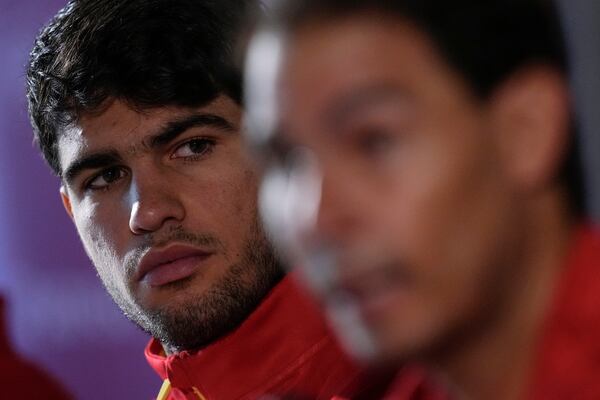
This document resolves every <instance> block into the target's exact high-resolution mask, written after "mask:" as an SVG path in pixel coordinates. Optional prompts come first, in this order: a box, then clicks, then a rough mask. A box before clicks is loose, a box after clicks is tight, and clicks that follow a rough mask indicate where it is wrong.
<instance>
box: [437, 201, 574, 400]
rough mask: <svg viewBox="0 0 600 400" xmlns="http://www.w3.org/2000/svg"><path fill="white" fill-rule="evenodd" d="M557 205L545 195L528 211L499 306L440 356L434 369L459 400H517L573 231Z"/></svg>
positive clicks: (521, 391) (524, 386)
mask: <svg viewBox="0 0 600 400" xmlns="http://www.w3.org/2000/svg"><path fill="white" fill-rule="evenodd" d="M562 204H563V202H562V197H561V196H548V198H546V199H543V200H540V202H539V203H537V204H536V207H535V208H533V207H532V208H533V209H534V211H533V212H529V213H528V216H529V217H530V218H527V219H525V223H524V225H526V226H525V229H524V230H523V233H524V234H522V235H521V236H520V241H522V242H523V243H521V248H522V251H521V255H520V256H519V257H517V260H516V261H515V263H514V265H515V266H516V267H517V268H513V267H511V268H510V269H511V270H513V271H518V273H517V274H515V275H514V276H510V277H508V279H509V280H510V288H508V289H507V290H506V293H505V294H504V302H503V303H502V304H501V305H500V307H499V308H498V309H494V311H493V312H494V317H493V318H490V319H489V320H488V322H487V323H486V324H485V326H484V327H483V328H482V329H481V330H480V331H478V332H479V333H478V334H477V335H475V336H473V337H470V338H469V339H468V340H465V343H463V345H462V346H456V347H455V348H453V349H452V350H451V351H450V353H449V354H445V355H443V356H442V358H441V360H440V362H439V367H440V369H441V370H442V371H445V372H446V373H447V375H448V378H449V379H450V381H451V382H453V383H455V384H456V387H458V388H460V394H461V395H459V397H460V398H463V399H488V400H517V399H520V398H521V396H522V394H523V392H524V390H525V388H526V385H527V384H528V378H529V376H530V375H531V369H532V364H533V361H534V356H535V350H536V343H537V342H538V339H539V336H540V333H541V330H542V325H543V323H544V320H545V316H546V315H547V312H548V308H549V307H550V306H551V303H552V299H553V297H554V296H553V295H554V289H555V287H556V284H557V282H558V281H559V279H560V272H561V270H562V269H563V264H564V260H565V258H566V254H567V252H568V248H569V245H570V236H571V234H572V231H573V227H572V221H571V218H570V216H569V215H570V214H569V212H568V210H567V209H566V207H563V206H562ZM502 289H503V290H504V288H502Z"/></svg>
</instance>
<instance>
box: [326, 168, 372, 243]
mask: <svg viewBox="0 0 600 400" xmlns="http://www.w3.org/2000/svg"><path fill="white" fill-rule="evenodd" d="M339 172H340V171H337V172H336V170H335V168H333V169H332V168H324V169H323V171H322V181H321V197H320V201H319V207H318V211H317V214H316V218H315V226H314V228H315V231H316V233H318V235H319V236H320V237H322V238H325V239H327V240H333V241H334V242H338V241H344V238H345V237H347V236H351V235H353V234H354V232H355V230H356V229H358V228H359V221H360V219H361V218H360V215H361V214H360V213H366V211H367V210H362V211H361V209H360V207H361V205H360V204H359V203H360V202H361V200H360V199H361V193H360V188H359V187H358V185H357V182H354V180H353V179H348V178H349V177H348V176H347V175H346V174H344V173H339ZM363 206H366V205H363Z"/></svg>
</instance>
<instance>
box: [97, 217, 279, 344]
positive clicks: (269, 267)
mask: <svg viewBox="0 0 600 400" xmlns="http://www.w3.org/2000/svg"><path fill="white" fill-rule="evenodd" d="M180 236H183V237H186V238H189V237H193V235H190V234H188V233H183V234H182V235H180ZM224 268H226V269H227V271H226V272H225V274H224V275H223V276H222V277H221V278H220V279H219V280H218V281H217V282H215V283H214V284H213V285H212V287H211V288H210V289H208V290H207V291H205V292H204V293H199V294H197V295H195V296H190V297H189V298H188V300H187V301H186V303H185V304H183V305H182V304H177V305H172V306H168V305H167V306H164V307H162V308H159V309H153V310H148V309H143V308H142V307H141V306H139V305H138V304H136V302H135V301H134V300H132V299H131V298H127V296H125V295H124V293H123V292H122V291H121V290H119V289H118V288H117V285H116V284H114V283H112V282H110V281H109V280H105V279H102V282H103V284H104V286H105V288H106V290H107V291H108V293H109V294H110V295H111V297H112V298H113V300H114V301H115V302H116V303H117V305H118V306H119V308H120V309H121V311H122V312H123V314H124V315H125V316H126V317H127V318H128V319H130V320H131V321H132V322H134V323H135V324H136V325H138V326H139V327H140V328H141V329H142V330H144V331H145V332H147V333H149V334H150V335H151V336H153V337H154V338H156V339H157V340H159V341H160V342H161V343H162V345H163V347H164V348H165V349H166V350H167V351H168V352H169V353H177V352H181V351H184V350H188V351H190V350H197V349H201V348H203V347H206V346H207V345H209V344H211V343H213V342H214V341H216V340H218V339H219V338H222V337H223V336H225V335H227V334H228V333H229V332H231V331H233V330H234V329H235V328H236V327H238V326H239V325H241V323H242V322H243V321H244V320H245V319H246V318H247V317H248V316H249V315H250V314H251V313H252V312H253V311H254V310H255V309H256V308H257V307H258V306H259V304H260V303H261V301H262V300H263V299H264V298H265V297H266V296H267V294H268V293H269V292H270V291H271V289H272V288H273V287H274V286H276V285H277V283H278V282H279V281H280V280H281V279H282V278H283V276H284V275H285V272H284V268H283V267H282V264H281V262H280V260H279V258H278V257H277V256H276V254H275V251H274V249H273V248H272V246H271V244H270V243H269V242H268V240H267V238H266V235H265V234H264V231H263V230H262V228H261V226H260V225H259V223H258V221H256V222H255V224H254V227H253V228H252V229H251V233H250V235H249V238H248V239H247V240H246V244H245V246H244V249H243V253H242V255H241V257H240V258H239V260H238V261H237V262H236V263H234V264H231V265H228V266H225V267H224ZM187 283H188V282H185V281H182V282H181V285H182V286H185V285H186V284H187ZM177 284H179V282H175V283H174V285H177Z"/></svg>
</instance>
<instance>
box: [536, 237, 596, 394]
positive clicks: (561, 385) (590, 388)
mask: <svg viewBox="0 0 600 400" xmlns="http://www.w3.org/2000/svg"><path fill="white" fill-rule="evenodd" d="M535 366H536V368H535V369H534V372H533V375H532V380H531V384H530V388H529V391H528V394H527V397H526V399H532V400H559V399H560V400H563V399H577V400H592V399H593V400H596V399H600V232H598V231H594V230H593V229H592V228H589V227H588V228H584V229H581V230H580V231H579V232H578V234H577V238H576V240H575V242H574V246H573V248H572V249H571V254H570V255H569V259H568V260H567V264H566V269H565V271H564V273H563V277H562V279H561V282H560V284H559V287H558V291H557V296H556V297H555V300H554V305H553V307H552V309H551V311H550V314H549V316H548V319H547V321H546V325H545V327H544V333H543V336H542V340H541V342H540V347H539V351H538V354H537V362H536V364H535Z"/></svg>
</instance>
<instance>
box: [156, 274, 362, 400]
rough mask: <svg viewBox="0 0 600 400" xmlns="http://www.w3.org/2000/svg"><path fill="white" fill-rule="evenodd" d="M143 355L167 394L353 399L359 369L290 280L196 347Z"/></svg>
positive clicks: (209, 398)
mask: <svg viewBox="0 0 600 400" xmlns="http://www.w3.org/2000/svg"><path fill="white" fill-rule="evenodd" d="M145 353H146V358H147V360H148V362H149V363H150V365H151V366H152V368H153V369H154V370H155V371H156V372H157V373H158V375H160V377H161V378H162V379H168V380H169V381H170V384H171V390H170V394H169V395H168V397H166V398H168V399H170V400H179V399H195V400H197V399H206V400H234V399H247V400H256V399H259V398H261V397H262V396H263V395H264V394H267V393H268V394H269V395H274V396H282V398H294V399H296V398H298V399H327V400H329V399H331V398H332V397H333V396H335V395H347V396H349V397H353V396H354V394H355V393H357V391H358V390H362V389H364V388H365V386H364V385H363V384H362V383H361V382H363V380H362V373H361V372H360V371H359V368H358V367H357V366H356V365H355V364H354V363H352V362H351V361H350V360H349V359H348V358H347V357H346V356H345V355H344V353H343V352H342V350H341V349H340V348H339V347H338V345H337V343H336V341H335V340H334V339H333V338H332V336H331V334H330V333H329V331H328V329H327V327H326V324H325V322H324V320H323V318H322V317H321V315H320V313H319V311H318V310H317V309H316V307H315V305H314V304H313V303H312V302H311V301H310V300H309V299H308V298H307V297H305V295H304V294H302V293H301V292H300V291H299V290H297V289H296V287H295V285H294V284H293V282H292V279H291V278H289V277H288V278H285V279H284V280H283V281H282V282H281V283H280V284H279V285H278V286H277V287H276V288H275V289H273V291H272V292H271V293H270V294H269V295H268V296H267V298H266V299H265V300H264V301H263V303H262V304H261V305H260V306H259V307H258V309H257V310H255V311H254V312H253V313H252V314H251V315H250V317H248V319H247V320H246V321H244V323H243V324H242V325H241V326H240V327H239V328H238V329H237V330H235V331H234V332H233V333H231V334H229V335H228V336H226V337H224V338H223V339H221V340H219V341H218V342H216V343H214V344H212V345H210V346H208V347H206V348H205V349H203V350H201V351H199V352H195V353H192V352H187V351H186V352H182V353H179V354H176V355H171V356H169V357H165V356H164V353H163V350H162V346H161V345H160V343H159V342H158V341H156V340H152V341H151V342H150V343H149V344H148V346H147V348H146V352H145Z"/></svg>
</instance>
